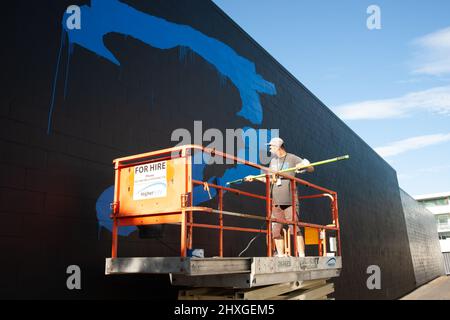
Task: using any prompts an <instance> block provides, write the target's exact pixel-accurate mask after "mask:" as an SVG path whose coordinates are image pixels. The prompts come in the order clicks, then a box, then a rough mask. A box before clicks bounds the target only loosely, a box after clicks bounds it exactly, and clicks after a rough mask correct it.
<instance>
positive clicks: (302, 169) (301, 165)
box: [295, 161, 314, 173]
mask: <svg viewBox="0 0 450 320" xmlns="http://www.w3.org/2000/svg"><path fill="white" fill-rule="evenodd" d="M308 164H309V161H308V162H307V163H305V162H300V163H297V164H296V165H295V169H296V170H295V171H296V172H299V173H304V172H306V171H308V172H313V171H314V167H306V168H305V166H306V165H308Z"/></svg>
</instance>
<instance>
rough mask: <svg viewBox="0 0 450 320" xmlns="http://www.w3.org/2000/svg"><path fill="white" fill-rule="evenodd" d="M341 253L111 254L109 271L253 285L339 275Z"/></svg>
mask: <svg viewBox="0 0 450 320" xmlns="http://www.w3.org/2000/svg"><path fill="white" fill-rule="evenodd" d="M341 268H342V260H341V257H248V258H247V257H239V258H191V257H186V258H180V257H152V258H115V259H113V258H108V259H106V270H105V273H106V274H107V275H115V274H169V275H170V279H171V283H172V284H173V285H176V286H189V287H221V288H241V289H245V288H253V287H258V286H266V285H272V284H281V283H287V282H296V281H310V280H319V279H329V278H333V277H338V276H339V275H340V271H341Z"/></svg>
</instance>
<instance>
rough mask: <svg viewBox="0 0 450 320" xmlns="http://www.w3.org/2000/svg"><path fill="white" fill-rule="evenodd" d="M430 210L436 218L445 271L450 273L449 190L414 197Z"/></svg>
mask: <svg viewBox="0 0 450 320" xmlns="http://www.w3.org/2000/svg"><path fill="white" fill-rule="evenodd" d="M414 198H415V199H416V200H417V201H419V202H420V203H422V204H423V205H424V206H425V208H427V209H428V210H429V211H431V212H432V213H433V215H434V217H435V219H436V225H437V231H438V235H439V242H440V245H441V251H442V253H443V254H444V258H445V262H446V263H445V272H446V273H447V274H450V192H442V193H433V194H424V195H419V196H415V197H414Z"/></svg>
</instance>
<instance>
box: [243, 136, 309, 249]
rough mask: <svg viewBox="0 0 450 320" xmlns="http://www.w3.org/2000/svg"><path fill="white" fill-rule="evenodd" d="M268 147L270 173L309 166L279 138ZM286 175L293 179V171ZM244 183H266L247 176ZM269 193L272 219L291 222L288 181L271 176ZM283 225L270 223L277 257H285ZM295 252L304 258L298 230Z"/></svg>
mask: <svg viewBox="0 0 450 320" xmlns="http://www.w3.org/2000/svg"><path fill="white" fill-rule="evenodd" d="M267 145H269V146H270V153H271V154H272V155H274V157H273V158H272V159H271V160H270V165H269V167H270V169H271V170H272V171H275V172H276V171H281V170H284V169H288V168H293V167H296V168H301V167H304V166H305V165H308V164H310V162H309V161H308V160H307V159H302V158H300V157H297V156H296V155H294V154H291V153H287V152H286V149H285V146H284V141H283V140H282V139H281V138H272V139H271V140H270V142H269V143H268V144H267ZM306 171H307V172H313V171H314V167H308V168H306V169H304V170H301V171H300V173H303V172H306ZM285 174H286V175H290V176H293V177H295V171H290V172H286V173H285ZM244 180H245V181H248V182H252V181H253V180H258V181H261V182H264V183H265V182H266V178H255V177H254V176H251V175H250V176H247V177H245V178H244ZM271 191H272V195H271V196H272V218H276V219H283V220H292V195H291V185H290V180H289V179H285V178H283V177H280V176H278V177H277V176H276V175H273V176H272V179H271ZM296 199H297V203H296V213H297V215H298V209H299V204H298V198H296ZM282 227H283V225H282V224H280V223H272V235H273V239H274V240H275V247H276V249H277V256H279V257H281V256H285V254H284V241H283V236H282V235H281V229H282ZM289 229H290V234H294V231H293V230H294V227H293V226H292V225H290V226H289ZM297 230H298V231H297V237H296V240H297V250H298V255H299V257H304V256H305V242H304V239H303V235H302V233H301V230H300V228H297Z"/></svg>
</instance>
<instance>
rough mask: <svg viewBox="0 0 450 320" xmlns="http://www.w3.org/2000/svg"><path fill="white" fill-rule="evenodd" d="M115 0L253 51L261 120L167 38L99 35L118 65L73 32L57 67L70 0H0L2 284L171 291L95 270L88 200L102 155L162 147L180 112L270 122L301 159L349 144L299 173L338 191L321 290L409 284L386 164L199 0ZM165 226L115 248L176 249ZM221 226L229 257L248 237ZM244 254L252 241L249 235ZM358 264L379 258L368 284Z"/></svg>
mask: <svg viewBox="0 0 450 320" xmlns="http://www.w3.org/2000/svg"><path fill="white" fill-rule="evenodd" d="M75 2H76V1H75ZM124 2H125V3H127V4H129V5H130V6H132V7H134V8H136V9H137V10H139V11H141V12H143V13H145V14H150V15H153V16H157V17H161V18H164V19H166V20H168V21H171V22H175V23H177V24H183V25H189V26H191V27H192V28H194V29H196V30H198V31H199V32H201V33H203V34H204V35H207V36H208V37H211V38H214V39H217V40H219V41H221V42H222V43H224V44H226V45H228V46H229V47H231V48H232V49H233V50H235V51H236V52H237V53H238V54H239V55H240V56H242V57H245V58H246V59H248V60H250V61H252V62H253V63H254V64H255V67H256V72H257V73H258V74H259V75H261V76H262V77H263V78H264V79H265V80H266V81H269V82H271V83H273V84H274V85H275V87H276V94H275V95H270V94H264V93H261V94H259V98H260V100H261V105H262V107H263V120H262V122H261V123H260V124H254V123H251V122H250V121H249V120H247V119H245V118H244V117H239V116H236V113H237V112H238V111H239V110H240V107H241V103H242V102H241V98H240V95H239V90H238V89H237V88H236V87H235V86H234V84H233V83H232V82H231V81H230V80H229V79H225V80H224V79H223V77H220V76H219V75H218V71H217V70H215V68H214V67H213V66H212V65H211V64H209V63H208V62H207V61H206V60H205V59H204V58H203V57H201V56H199V55H197V54H195V53H193V52H191V51H189V50H188V52H187V54H186V50H184V51H183V49H180V48H179V47H176V48H172V49H167V50H161V49H158V48H155V47H152V46H149V45H147V44H145V43H143V42H142V41H140V40H138V39H135V38H133V37H131V36H128V37H127V36H125V35H123V34H118V33H110V34H107V35H106V36H105V37H104V43H105V46H106V47H107V48H109V50H111V52H113V53H114V55H115V56H116V58H117V60H119V61H120V66H117V65H115V64H113V63H111V61H108V60H107V59H105V58H104V57H100V56H99V55H96V54H95V53H93V52H91V51H89V50H86V48H82V47H80V46H78V45H74V48H73V50H74V51H73V54H72V55H71V60H70V64H69V65H70V69H69V73H68V74H67V69H66V68H65V65H66V60H65V59H67V54H68V47H67V45H66V46H63V47H62V50H61V53H60V41H61V40H60V39H61V35H62V28H61V21H62V15H63V13H64V11H65V9H66V8H67V7H68V6H69V5H71V4H73V3H74V2H73V1H60V0H58V1H56V0H55V1H39V2H29V1H15V4H14V5H9V7H7V8H6V9H5V10H7V12H8V13H9V14H8V17H7V18H6V23H7V24H8V26H9V29H8V30H10V31H11V32H10V33H9V34H8V35H7V36H6V38H5V42H6V43H7V44H9V45H7V46H5V47H4V49H5V50H4V52H3V61H4V62H5V65H4V70H6V72H3V74H2V87H3V90H2V92H3V94H2V100H1V105H0V128H1V137H0V149H1V156H0V191H1V198H0V199H1V201H0V216H1V220H2V228H1V229H0V251H1V252H2V255H3V256H6V257H7V259H6V261H5V262H3V263H2V265H1V269H2V272H1V273H0V279H1V280H0V295H1V296H2V297H9V298H37V297H39V298H80V297H83V298H104V297H112V298H129V297H137V296H139V297H148V298H153V299H155V298H168V299H173V298H175V297H176V290H175V288H172V287H170V285H169V280H168V277H163V276H161V277H159V276H158V277H157V276H145V277H142V276H140V277H128V276H123V277H113V278H110V277H105V276H104V258H105V257H109V255H110V240H111V235H110V232H109V231H108V230H107V229H106V228H103V227H100V226H99V223H98V220H97V217H96V201H97V199H98V197H99V196H100V194H101V193H102V192H103V191H104V190H105V189H106V188H108V187H109V186H111V185H112V184H113V174H114V172H113V168H112V164H111V162H112V160H113V159H114V158H117V157H121V156H125V155H131V154H136V153H140V152H145V151H150V150H157V149H160V148H164V147H168V146H172V145H174V143H173V142H171V141H170V136H171V133H172V131H173V130H174V129H176V128H187V129H190V130H191V129H192V127H193V121H194V120H202V121H203V127H204V128H219V129H222V130H224V129H226V128H242V127H245V126H250V127H254V128H279V129H280V136H281V137H283V139H284V140H285V141H286V142H287V146H288V148H289V151H290V152H292V153H295V154H298V155H300V156H303V157H307V158H308V159H310V160H312V161H318V160H321V159H326V158H330V157H334V156H337V155H343V154H350V155H351V159H350V160H348V161H345V162H340V163H335V164H330V165H328V166H323V167H321V168H320V169H318V170H317V171H316V172H315V173H314V174H313V175H308V176H306V177H305V179H306V180H308V181H311V182H313V183H316V184H319V185H322V186H325V187H327V188H330V189H333V190H335V191H337V192H338V194H339V208H340V222H341V227H342V244H343V251H342V252H343V265H344V266H343V271H342V276H341V277H340V278H339V279H338V280H337V281H336V294H335V296H336V298H338V299H342V298H351V299H360V298H362V299H392V298H397V297H399V296H401V295H402V294H404V293H406V292H408V291H410V290H412V289H413V288H414V287H415V277H414V269H413V264H412V261H411V253H410V246H409V243H408V235H407V229H406V224H405V217H404V214H403V208H402V202H401V198H400V193H399V188H398V182H397V178H396V173H395V171H394V170H393V169H392V168H391V167H390V166H389V165H388V164H387V163H386V162H385V161H384V160H383V159H381V158H380V157H379V156H378V155H377V154H376V153H375V152H374V151H373V150H372V149H371V148H370V147H369V146H368V145H367V144H366V143H364V141H362V140H361V139H360V138H359V137H358V136H357V135H356V134H355V133H354V132H353V131H351V130H350V129H349V128H348V127H347V126H346V125H345V124H344V123H343V122H342V121H341V120H339V119H338V118H337V117H336V116H335V115H334V114H333V113H332V112H331V111H330V110H329V109H328V108H327V107H326V106H325V105H323V103H321V101H320V100H319V99H318V98H317V97H315V96H314V95H313V94H312V93H311V92H309V91H308V90H307V89H306V88H305V87H304V86H303V85H302V84H301V83H300V82H299V81H298V80H296V79H295V78H294V77H293V76H292V75H291V74H289V73H288V71H286V70H285V69H284V68H283V67H282V66H281V65H280V64H278V63H277V62H276V61H275V60H274V59H273V58H272V57H271V56H270V55H269V54H268V53H267V52H266V51H264V49H262V48H261V47H260V46H259V45H258V44H257V43H255V42H254V41H253V40H252V39H251V38H250V37H249V36H248V35H247V34H245V32H244V31H243V30H242V29H240V28H239V27H238V26H237V25H236V24H235V23H233V22H232V21H231V20H230V18H228V17H227V16H226V15H225V14H224V13H223V12H221V11H220V9H218V8H217V7H216V6H215V5H214V4H213V3H212V2H210V1H187V0H186V1H179V0H177V1H175V0H170V1H168V0H164V1H162V0H161V1H150V0H148V1H124ZM77 4H79V5H81V4H82V3H81V1H79V3H77ZM4 22H5V20H4ZM130 23H133V22H132V21H130ZM161 32H164V30H161ZM66 44H67V39H66ZM59 54H61V58H60V59H61V62H60V64H59V69H58V75H59V76H58V79H57V81H56V84H57V85H56V87H55V88H54V86H53V83H54V80H55V74H56V66H57V61H58V57H59ZM184 54H186V56H183V58H180V55H184ZM299 63H308V61H303V62H299ZM66 75H67V79H68V82H67V92H66V94H65V96H64V87H65V78H66ZM53 89H55V100H54V110H53V112H52V113H51V114H52V121H51V126H50V130H48V124H49V110H50V106H51V101H52V92H53ZM224 170H225V169H224V168H216V169H214V170H213V171H207V172H206V176H213V175H219V176H220V173H221V172H223V171H224ZM250 189H252V190H257V189H258V190H260V187H259V186H253V187H250ZM214 201H215V200H213V201H212V202H214ZM226 203H227V206H229V208H230V209H241V210H244V209H248V207H252V208H253V210H257V209H259V208H261V205H256V204H255V205H254V204H253V203H250V204H249V203H247V202H244V201H243V200H242V199H240V198H238V197H233V196H230V195H227V197H226ZM314 208H315V207H314V206H311V207H305V212H306V213H305V215H306V217H307V218H308V219H312V220H313V219H315V218H316V219H317V220H320V221H317V220H316V222H326V221H324V219H325V218H324V217H325V216H324V215H323V214H322V213H320V214H315V213H314ZM232 222H236V221H232ZM166 231H167V232H165V234H164V237H163V239H161V240H162V241H160V240H154V239H140V238H139V235H138V232H134V233H131V234H130V235H129V236H126V237H125V236H124V237H121V238H120V244H119V255H121V256H161V255H176V254H177V253H176V251H175V250H173V249H177V248H178V243H177V241H176V240H174V238H176V237H177V236H178V233H176V232H177V230H176V229H173V228H171V227H169V228H167V230H166ZM174 235H175V236H174ZM227 237H228V238H226V239H225V241H226V243H227V245H226V248H225V254H226V255H230V256H235V255H237V254H238V253H239V252H240V251H241V250H242V249H243V248H244V247H245V245H246V243H247V241H248V240H249V239H250V238H251V236H250V235H244V234H236V233H234V234H232V235H231V234H230V235H228V236H227ZM210 239H211V238H210V234H207V233H205V232H203V233H199V236H198V237H197V238H196V240H195V241H196V246H198V247H204V248H206V249H207V253H209V254H210V255H216V254H217V252H214V250H215V248H216V247H217V245H216V244H212V242H211V240H210ZM231 240H233V241H231ZM247 254H248V255H261V254H264V248H263V239H262V237H261V238H260V239H258V241H257V242H256V244H255V245H254V246H253V247H252V249H251V250H250V251H249V252H247ZM71 264H76V265H79V266H80V267H81V270H82V290H81V291H69V290H67V288H66V278H67V275H66V273H65V272H66V268H67V266H69V265H71ZM370 265H378V266H380V268H381V272H382V289H381V290H368V289H367V287H366V279H367V278H368V276H369V275H368V274H367V273H366V270H367V267H368V266H370Z"/></svg>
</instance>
